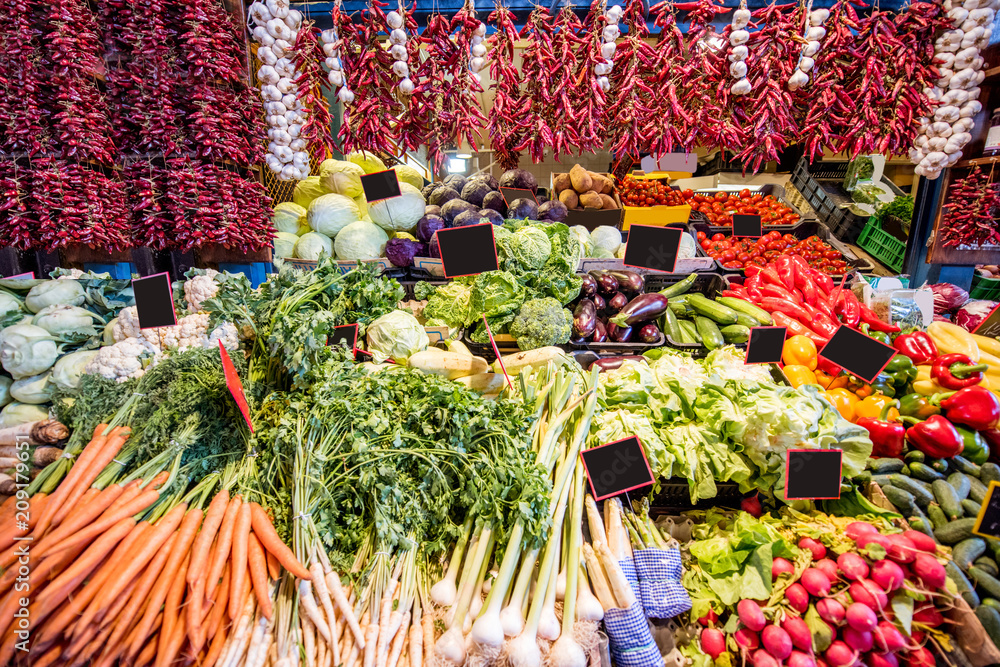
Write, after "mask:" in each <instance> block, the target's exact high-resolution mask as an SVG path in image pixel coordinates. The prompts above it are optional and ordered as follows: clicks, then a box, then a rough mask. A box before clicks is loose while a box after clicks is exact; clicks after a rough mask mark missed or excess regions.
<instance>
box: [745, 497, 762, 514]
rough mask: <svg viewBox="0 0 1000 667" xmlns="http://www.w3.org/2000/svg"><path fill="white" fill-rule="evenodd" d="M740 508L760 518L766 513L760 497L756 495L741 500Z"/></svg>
mask: <svg viewBox="0 0 1000 667" xmlns="http://www.w3.org/2000/svg"><path fill="white" fill-rule="evenodd" d="M740 509H741V510H743V511H744V512H746V513H747V514H749V515H750V516H752V517H754V518H756V519H759V518H760V517H761V515H762V514H763V513H764V508H763V507H761V505H760V498H758V497H757V496H756V495H753V496H751V497H749V498H744V499H743V500H741V501H740Z"/></svg>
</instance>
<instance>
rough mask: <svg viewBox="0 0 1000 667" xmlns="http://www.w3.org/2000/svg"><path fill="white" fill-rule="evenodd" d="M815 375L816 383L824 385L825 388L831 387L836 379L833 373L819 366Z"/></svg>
mask: <svg viewBox="0 0 1000 667" xmlns="http://www.w3.org/2000/svg"><path fill="white" fill-rule="evenodd" d="M814 375H815V376H816V384H818V385H819V386H821V387H823V389H829V387H830V385H831V384H833V381H834V380H835V379H836V378H835V377H834V376H833V375H830V374H829V373H824V372H823V371H821V370H820V369H818V368H817V369H816V372H815V373H814Z"/></svg>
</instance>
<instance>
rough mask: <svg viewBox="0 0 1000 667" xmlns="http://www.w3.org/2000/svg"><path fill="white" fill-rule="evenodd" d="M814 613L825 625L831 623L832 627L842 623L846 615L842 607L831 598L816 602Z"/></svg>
mask: <svg viewBox="0 0 1000 667" xmlns="http://www.w3.org/2000/svg"><path fill="white" fill-rule="evenodd" d="M816 611H817V612H819V617H820V618H822V619H823V620H824V621H826V622H827V623H832V624H833V625H839V624H840V623H843V622H844V616H845V615H846V614H847V612H846V611H845V610H844V605H842V604H840V603H839V602H837V601H836V600H834V599H831V598H826V599H823V600H820V601H819V602H817V603H816Z"/></svg>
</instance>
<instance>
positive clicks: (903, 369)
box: [882, 354, 917, 391]
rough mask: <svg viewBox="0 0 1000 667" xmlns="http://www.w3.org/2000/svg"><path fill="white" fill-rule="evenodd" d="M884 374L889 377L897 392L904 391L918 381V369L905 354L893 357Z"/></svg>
mask: <svg viewBox="0 0 1000 667" xmlns="http://www.w3.org/2000/svg"><path fill="white" fill-rule="evenodd" d="M882 372H883V373H885V374H888V375H889V377H890V378H891V382H892V386H893V387H895V388H896V390H897V391H902V389H903V387H905V386H906V385H908V384H909V383H911V382H913V381H914V380H916V379H917V367H916V366H914V365H913V360H912V359H910V358H909V357H907V356H906V355H903V354H897V355H896V356H895V357H893V358H892V361H890V362H889V363H888V364H887V365H886V367H885V368H884V369H883V370H882Z"/></svg>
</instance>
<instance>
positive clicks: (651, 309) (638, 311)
mask: <svg viewBox="0 0 1000 667" xmlns="http://www.w3.org/2000/svg"><path fill="white" fill-rule="evenodd" d="M666 310H667V297H665V296H663V295H662V294H657V293H656V292H652V293H650V294H640V295H639V296H637V297H635V298H634V299H632V300H631V301H629V302H628V305H626V306H623V307H622V308H621V309H620V310H619V311H618V312H617V314H616V315H615V316H614V317H612V318H611V321H612V322H614V323H615V324H617V325H619V326H632V325H633V324H638V323H639V322H645V321H647V320H655V319H656V318H658V317H659V316H660V315H662V314H663V313H664V311H666Z"/></svg>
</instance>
